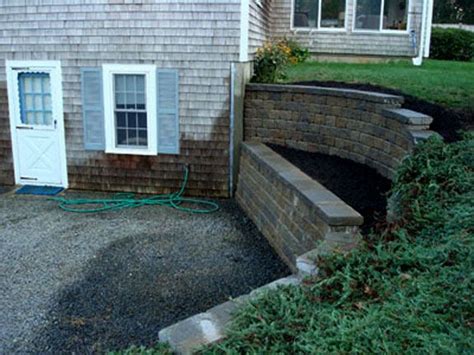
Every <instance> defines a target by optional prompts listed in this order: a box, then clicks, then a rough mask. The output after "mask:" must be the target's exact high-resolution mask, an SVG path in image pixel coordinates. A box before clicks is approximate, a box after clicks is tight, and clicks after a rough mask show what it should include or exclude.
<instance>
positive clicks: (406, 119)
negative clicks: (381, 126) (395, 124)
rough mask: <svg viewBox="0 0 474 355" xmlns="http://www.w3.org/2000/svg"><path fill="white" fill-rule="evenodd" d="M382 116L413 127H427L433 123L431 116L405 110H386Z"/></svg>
mask: <svg viewBox="0 0 474 355" xmlns="http://www.w3.org/2000/svg"><path fill="white" fill-rule="evenodd" d="M382 114H383V115H384V117H386V118H391V119H395V120H397V121H399V122H401V123H403V124H409V125H413V126H429V125H430V124H431V122H433V118H432V117H431V116H428V115H425V114H424V113H421V112H416V111H412V110H409V109H406V108H386V109H384V110H383V111H382Z"/></svg>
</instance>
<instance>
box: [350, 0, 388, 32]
mask: <svg viewBox="0 0 474 355" xmlns="http://www.w3.org/2000/svg"><path fill="white" fill-rule="evenodd" d="M381 6H382V2H381V0H357V5H356V18H355V28H356V29H364V30H378V29H380V11H381Z"/></svg>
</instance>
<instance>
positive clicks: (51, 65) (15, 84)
mask: <svg viewBox="0 0 474 355" xmlns="http://www.w3.org/2000/svg"><path fill="white" fill-rule="evenodd" d="M6 68H7V82H8V99H9V108H10V127H11V135H12V148H13V160H14V168H15V180H16V183H17V184H30V185H50V186H63V187H67V171H66V168H67V167H66V151H65V141H64V117H63V116H64V115H63V100H62V85H61V66H60V63H59V62H55V61H54V62H37V61H28V62H24V61H8V62H7V65H6Z"/></svg>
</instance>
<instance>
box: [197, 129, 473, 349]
mask: <svg viewBox="0 0 474 355" xmlns="http://www.w3.org/2000/svg"><path fill="white" fill-rule="evenodd" d="M473 157H474V135H472V134H470V135H466V136H465V137H464V139H462V140H460V141H458V142H456V143H451V144H446V143H444V142H442V141H441V140H440V139H439V138H436V137H433V138H430V139H429V140H428V141H427V142H425V143H423V144H421V145H419V146H417V148H416V150H415V152H414V154H413V155H412V156H411V157H409V158H407V159H406V160H405V161H404V162H403V163H402V165H401V167H400V168H399V170H398V174H397V177H396V179H395V181H394V184H393V188H392V191H391V195H390V201H391V206H393V207H392V217H391V219H390V223H388V222H387V223H386V225H385V226H384V228H382V229H381V230H380V231H379V232H378V233H376V234H370V235H366V236H365V237H364V240H363V242H362V244H361V245H360V247H359V248H358V249H357V250H354V251H353V252H352V253H350V254H347V255H343V254H338V253H336V254H334V255H333V256H330V257H325V258H321V259H320V260H319V265H320V268H321V272H320V275H319V276H318V277H315V278H312V279H308V280H306V281H305V282H304V283H303V284H302V285H301V286H299V287H285V288H281V289H279V290H277V291H272V292H268V293H266V294H265V295H263V296H261V297H259V298H258V299H256V300H254V301H252V302H250V303H249V304H248V306H247V307H245V308H243V309H242V310H241V311H240V312H238V313H237V314H236V315H235V318H234V321H233V323H232V326H231V329H230V331H229V333H228V336H227V338H226V339H224V340H223V341H222V342H220V343H218V344H214V345H213V346H211V347H208V348H206V349H204V350H203V351H202V352H203V353H206V354H213V353H229V354H237V353H397V354H398V353H443V354H444V353H446V354H449V353H452V354H454V353H455V354H462V353H465V354H468V353H472V350H473V349H474V329H473V325H474V312H473V309H474V305H473V302H472V294H473V293H474V282H473V281H474V280H473V277H474V267H473V266H474V265H473V263H474V218H473V217H474V204H473V201H474V158H473Z"/></svg>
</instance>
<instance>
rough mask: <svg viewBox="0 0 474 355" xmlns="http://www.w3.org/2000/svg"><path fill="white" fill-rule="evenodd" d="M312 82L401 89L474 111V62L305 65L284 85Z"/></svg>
mask: <svg viewBox="0 0 474 355" xmlns="http://www.w3.org/2000/svg"><path fill="white" fill-rule="evenodd" d="M310 80H320V81H344V82H349V83H370V84H372V85H380V86H384V87H388V88H393V89H398V90H401V91H402V92H404V93H406V94H409V95H413V96H416V97H419V98H421V99H425V100H427V101H430V102H433V103H438V104H441V105H443V106H446V107H451V108H462V109H473V108H474V62H450V61H440V60H426V61H425V62H424V63H423V65H422V66H421V67H415V66H413V65H412V64H411V62H409V61H394V62H389V63H370V64H348V63H321V62H306V63H302V64H297V65H295V66H292V67H290V68H289V70H288V79H287V80H285V81H286V82H295V81H310Z"/></svg>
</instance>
